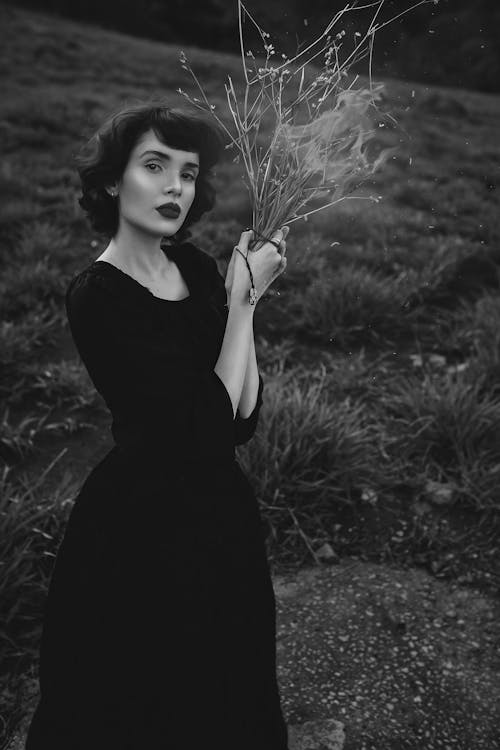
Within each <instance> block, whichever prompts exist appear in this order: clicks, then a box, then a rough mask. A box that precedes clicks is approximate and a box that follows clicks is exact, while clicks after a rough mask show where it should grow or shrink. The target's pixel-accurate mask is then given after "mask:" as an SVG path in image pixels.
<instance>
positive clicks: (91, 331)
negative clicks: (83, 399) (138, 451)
mask: <svg viewBox="0 0 500 750" xmlns="http://www.w3.org/2000/svg"><path fill="white" fill-rule="evenodd" d="M65 302H66V312H67V316H68V322H69V325H70V330H71V333H72V336H73V339H74V342H75V345H76V348H77V350H78V352H79V354H80V357H81V359H82V361H83V363H84V365H85V367H86V369H87V371H88V373H89V375H90V378H91V380H92V381H93V383H94V385H95V387H96V389H97V391H98V392H99V393H100V394H101V395H102V397H103V398H104V400H105V402H106V404H107V405H108V407H109V409H110V411H111V413H112V415H113V427H114V430H113V427H112V431H113V435H114V437H115V440H116V442H117V443H118V442H119V439H118V438H120V439H121V440H122V441H123V443H126V442H130V440H132V442H133V441H135V442H137V443H140V444H142V446H144V443H145V442H147V443H148V446H150V447H151V448H152V447H154V446H155V444H156V445H158V446H159V447H160V448H161V451H162V452H163V453H165V451H168V453H169V456H170V457H178V458H179V459H182V458H183V457H186V456H190V457H195V458H196V457H200V458H205V459H206V458H208V459H209V460H210V459H217V458H225V457H228V456H234V429H235V428H234V419H233V407H232V403H231V398H230V396H229V393H228V391H227V389H226V387H225V385H224V383H223V382H222V380H221V379H220V378H219V376H218V375H217V373H216V372H215V370H213V369H211V368H210V367H209V366H208V365H207V366H206V367H205V366H204V365H203V364H202V363H200V362H199V361H198V360H196V359H194V357H193V353H192V351H191V350H190V348H189V347H187V346H186V345H185V333H184V332H183V331H182V330H179V325H178V324H177V319H175V320H173V321H172V322H173V324H172V326H171V329H170V327H169V326H162V328H161V331H156V330H153V331H152V330H151V326H152V325H153V321H151V319H150V318H149V317H148V315H147V311H145V310H144V309H142V308H141V307H140V305H138V304H134V301H133V300H129V299H128V298H127V296H124V295H123V293H122V294H117V293H116V290H114V289H113V284H112V282H110V280H109V279H106V278H105V277H102V276H99V275H97V274H87V273H85V272H82V274H80V275H79V276H77V277H75V279H73V280H72V282H70V285H69V287H68V289H67V292H66V299H65ZM176 324H177V325H176ZM139 447H141V445H139ZM165 455H166V454H165Z"/></svg>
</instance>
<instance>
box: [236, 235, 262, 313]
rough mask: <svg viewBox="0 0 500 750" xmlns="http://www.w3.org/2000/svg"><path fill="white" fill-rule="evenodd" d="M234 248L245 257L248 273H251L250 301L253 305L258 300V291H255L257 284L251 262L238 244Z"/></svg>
mask: <svg viewBox="0 0 500 750" xmlns="http://www.w3.org/2000/svg"><path fill="white" fill-rule="evenodd" d="M234 249H235V250H237V251H238V252H239V254H240V255H241V257H242V258H244V259H245V263H246V264H247V268H248V273H249V274H250V281H251V287H250V291H249V293H248V301H249V302H250V304H251V305H255V303H256V302H257V292H256V291H255V284H254V282H253V273H252V269H251V268H250V263H249V262H248V260H247V257H246V255H243V253H242V252H241V250H240V248H239V247H238V246H237V245H236V247H235V248H234Z"/></svg>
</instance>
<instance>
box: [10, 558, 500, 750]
mask: <svg viewBox="0 0 500 750" xmlns="http://www.w3.org/2000/svg"><path fill="white" fill-rule="evenodd" d="M274 583H275V592H276V603H277V616H278V638H277V648H278V674H279V680H280V686H281V695H282V702H283V708H284V711H285V715H286V718H287V721H288V723H289V725H290V726H291V731H290V735H291V743H290V747H291V750H342V749H343V750H499V748H500V602H499V601H497V600H494V599H492V598H488V597H487V596H486V595H485V594H481V593H480V592H479V591H477V590H475V589H472V588H466V587H464V586H460V585H458V584H450V583H446V582H443V581H439V580H436V579H435V578H433V577H432V576H430V575H429V574H428V573H426V572H424V571H422V570H417V569H414V568H412V569H409V570H404V569H402V568H392V567H389V566H387V565H377V564H375V563H364V562H355V561H352V560H343V561H342V563H341V564H340V565H332V566H325V567H317V568H311V569H306V570H302V571H300V572H299V573H295V574H290V575H288V576H275V577H274ZM36 689H37V685H36V682H33V681H32V680H31V681H30V682H29V684H28V685H27V686H26V703H27V706H26V709H27V711H26V718H25V721H24V722H23V726H22V727H20V728H19V731H18V732H17V733H16V736H15V737H13V738H12V740H11V743H10V745H9V750H22V748H23V747H24V745H23V735H24V731H25V728H26V725H27V721H28V718H29V715H30V714H31V711H32V708H33V707H34V703H33V701H34V699H35V697H36ZM256 750H257V749H256Z"/></svg>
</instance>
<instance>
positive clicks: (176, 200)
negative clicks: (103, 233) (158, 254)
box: [117, 130, 200, 237]
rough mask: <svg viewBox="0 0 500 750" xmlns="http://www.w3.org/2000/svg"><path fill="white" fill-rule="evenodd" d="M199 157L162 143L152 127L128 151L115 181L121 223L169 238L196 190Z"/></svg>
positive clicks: (176, 227)
mask: <svg viewBox="0 0 500 750" xmlns="http://www.w3.org/2000/svg"><path fill="white" fill-rule="evenodd" d="M199 163H200V162H199V156H198V154H197V153H196V152H193V151H181V150H179V149H176V148H170V146H166V145H165V144H164V143H162V141H160V140H158V138H157V136H156V135H155V133H154V132H153V131H152V130H149V131H148V132H147V133H144V134H143V135H142V136H141V137H140V138H139V140H138V141H137V143H136V144H135V146H134V148H133V149H132V151H131V153H130V157H129V160H128V163H127V166H126V167H125V171H124V172H123V175H122V178H121V180H120V181H119V182H118V183H117V189H118V201H119V211H120V223H119V226H120V228H121V227H122V226H123V223H126V224H129V225H131V226H133V227H134V229H136V230H140V231H143V232H145V233H147V234H149V235H152V236H158V237H170V236H172V235H173V234H175V233H176V232H177V231H179V229H180V228H181V226H182V224H183V222H184V220H185V218H186V216H187V213H188V211H189V209H190V208H191V204H192V203H193V200H194V196H195V191H196V177H197V175H198V172H199Z"/></svg>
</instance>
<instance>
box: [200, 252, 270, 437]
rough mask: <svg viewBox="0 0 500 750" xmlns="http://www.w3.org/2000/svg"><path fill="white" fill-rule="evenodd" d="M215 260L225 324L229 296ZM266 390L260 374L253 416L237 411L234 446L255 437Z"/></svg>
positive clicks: (216, 296) (216, 293)
mask: <svg viewBox="0 0 500 750" xmlns="http://www.w3.org/2000/svg"><path fill="white" fill-rule="evenodd" d="M212 260H213V266H214V268H213V274H214V276H213V283H214V299H215V301H216V304H217V307H218V309H219V310H220V312H221V314H222V315H223V318H224V323H226V322H227V316H228V312H229V311H228V308H227V307H226V301H227V295H226V287H225V279H224V277H223V276H222V274H221V273H220V271H219V269H218V268H217V263H216V261H215V259H212ZM263 390H264V382H263V380H262V375H261V374H260V372H259V388H258V391H257V401H256V403H255V407H254V410H253V411H252V413H251V414H249V415H248V417H246V418H243V417H242V416H241V415H240V413H239V411H238V409H237V410H236V416H235V419H234V444H235V445H242V444H243V443H247V442H248V441H249V440H250V438H252V437H253V435H254V434H255V430H256V429H257V424H258V421H259V414H260V410H261V407H262V402H263V399H262V393H263Z"/></svg>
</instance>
